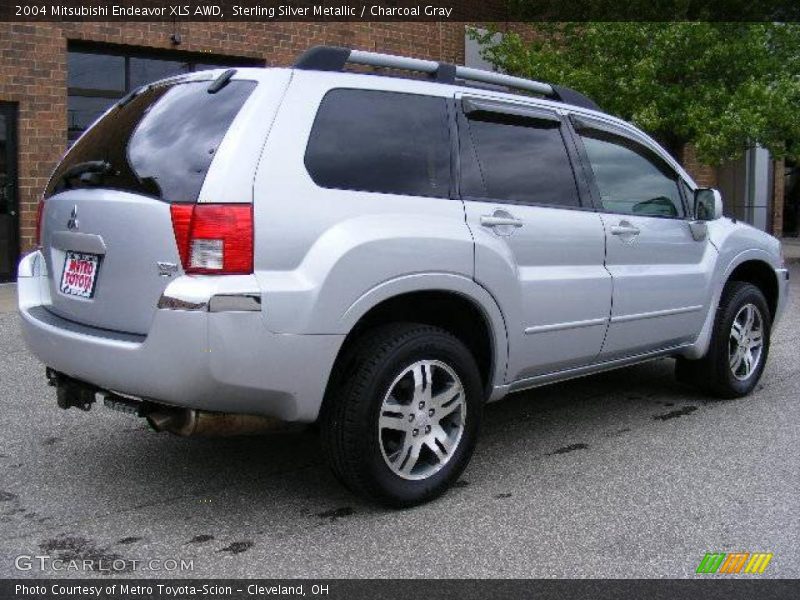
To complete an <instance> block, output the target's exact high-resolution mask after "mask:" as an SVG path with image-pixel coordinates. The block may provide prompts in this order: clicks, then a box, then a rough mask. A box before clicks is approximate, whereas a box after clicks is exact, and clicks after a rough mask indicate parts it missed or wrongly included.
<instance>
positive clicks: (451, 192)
mask: <svg viewBox="0 0 800 600" xmlns="http://www.w3.org/2000/svg"><path fill="white" fill-rule="evenodd" d="M343 90H344V91H351V92H379V93H384V94H396V95H402V96H419V97H422V98H435V99H437V100H441V101H442V102H443V103H444V107H445V115H444V120H443V121H442V126H443V130H444V133H445V135H446V136H447V139H446V140H445V144H444V147H445V148H446V149H447V152H448V153H449V156H448V161H447V177H448V182H447V191H446V192H445V193H444V194H442V195H440V196H420V195H416V194H406V193H403V192H386V191H376V190H360V189H353V188H344V187H328V186H324V185H321V184H319V183H317V181H316V180H315V179H314V176H313V175H312V173H311V170H310V169H309V167H308V149H309V146H310V145H311V137H312V134H313V133H314V128H315V127H316V125H317V118H318V117H319V113H320V111H321V109H322V105H323V104H324V102H325V99H326V98H327V97H328V95H329V94H330V93H331V92H338V91H343ZM313 115H314V116H313V119H312V120H311V127H310V128H309V130H308V136H307V137H306V143H305V147H304V148H303V169H305V172H306V175H307V176H308V178H309V180H310V181H311V183H312V184H313V185H314V186H316V187H317V188H319V189H322V190H337V191H343V192H355V193H360V194H386V195H393V196H410V197H412V198H428V199H430V200H452V199H455V198H457V192H456V190H457V187H456V186H457V179H456V173H455V171H456V168H455V164H454V162H453V161H454V158H453V152H454V149H453V148H454V146H453V143H454V142H453V123H452V115H451V107H450V103H449V102H448V98H447V97H445V96H440V95H437V94H424V93H417V92H411V91H405V90H403V91H400V90H393V89H384V88H375V87H352V86H336V87H331V88H328V89H327V90H325V93H324V94H323V95H322V97H321V98H320V99H319V102H318V103H317V105H316V107H315V108H314V111H313Z"/></svg>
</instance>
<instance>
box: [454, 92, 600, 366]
mask: <svg viewBox="0 0 800 600" xmlns="http://www.w3.org/2000/svg"><path fill="white" fill-rule="evenodd" d="M459 104H460V107H461V108H462V110H460V111H458V116H459V140H460V173H461V179H460V191H461V197H462V199H463V201H464V206H465V209H466V217H467V223H468V225H469V227H470V230H471V231H472V233H473V238H474V240H475V279H476V281H477V282H478V283H480V284H481V285H483V286H484V287H485V288H486V289H488V290H489V292H490V293H491V294H492V295H494V297H495V298H497V300H498V303H499V304H500V305H501V306H502V307H503V311H504V315H505V317H506V324H507V327H508V338H509V364H508V369H507V379H508V381H510V382H513V381H519V380H523V379H527V378H531V377H536V376H538V375H543V374H547V373H550V372H554V371H561V370H565V369H569V368H572V367H576V366H582V365H585V364H588V363H591V362H592V361H594V360H595V359H596V357H597V355H598V353H599V352H600V348H601V346H602V344H603V337H604V334H605V331H606V325H607V323H608V318H609V313H610V308H611V276H610V275H609V273H608V271H607V270H606V269H605V267H604V266H603V258H604V251H605V239H604V236H603V224H602V222H601V220H600V216H599V215H598V213H597V212H595V210H594V208H593V207H591V206H586V205H585V202H584V201H583V200H585V198H584V197H583V196H584V195H583V194H581V193H579V189H580V188H579V184H580V185H582V182H579V180H577V179H576V174H575V171H574V169H573V165H574V162H575V155H574V147H573V148H572V149H570V147H569V146H568V143H571V140H570V138H569V137H568V132H567V131H566V129H565V125H564V123H563V121H562V120H561V118H560V116H559V115H558V114H557V113H555V112H553V111H550V110H546V109H543V108H540V107H535V106H526V105H517V104H510V105H507V104H504V103H503V104H497V103H496V102H495V101H488V102H487V101H482V100H475V99H468V98H464V99H463V100H462V102H460V103H459Z"/></svg>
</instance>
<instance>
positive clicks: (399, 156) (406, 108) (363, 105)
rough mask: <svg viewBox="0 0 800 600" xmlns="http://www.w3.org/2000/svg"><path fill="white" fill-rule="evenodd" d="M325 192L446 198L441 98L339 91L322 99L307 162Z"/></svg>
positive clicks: (447, 183) (447, 151)
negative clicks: (339, 190) (362, 192)
mask: <svg viewBox="0 0 800 600" xmlns="http://www.w3.org/2000/svg"><path fill="white" fill-rule="evenodd" d="M305 163H306V169H308V172H309V174H310V175H311V178H312V179H313V180H314V183H316V184H317V185H319V186H321V187H325V188H335V189H341V190H359V191H365V192H380V193H384V194H404V195H409V196H434V197H446V196H448V194H449V191H450V141H449V132H448V126H447V105H446V104H445V100H444V98H434V97H430V96H420V95H415V94H403V93H397V92H382V91H375V90H353V89H337V90H331V91H330V92H328V93H327V94H326V95H325V98H324V99H323V100H322V104H321V105H320V107H319V112H317V117H316V119H315V120H314V126H313V128H312V130H311V137H310V139H309V140H308V147H307V148H306V157H305Z"/></svg>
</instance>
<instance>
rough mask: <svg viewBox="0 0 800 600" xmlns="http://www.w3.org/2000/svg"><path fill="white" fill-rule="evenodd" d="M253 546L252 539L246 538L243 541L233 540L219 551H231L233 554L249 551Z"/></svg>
mask: <svg viewBox="0 0 800 600" xmlns="http://www.w3.org/2000/svg"><path fill="white" fill-rule="evenodd" d="M252 547H253V542H251V541H250V540H244V541H241V542H231V543H230V544H229V545H227V546H225V547H224V548H222V549H221V550H217V552H230V553H231V554H241V553H242V552H247V551H248V550H250V548H252Z"/></svg>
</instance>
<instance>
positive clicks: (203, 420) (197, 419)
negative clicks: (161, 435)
mask: <svg viewBox="0 0 800 600" xmlns="http://www.w3.org/2000/svg"><path fill="white" fill-rule="evenodd" d="M147 422H148V423H149V424H150V427H152V428H153V429H154V430H156V431H168V432H170V433H174V434H175V435H179V436H181V437H189V436H203V437H227V436H234V435H256V434H259V433H266V432H268V431H287V430H292V429H295V430H296V429H297V425H295V424H292V423H286V422H284V421H280V420H279V419H275V418H273V417H263V416H259V415H240V414H233V413H220V412H209V411H204V410H196V409H192V408H183V409H177V408H176V409H168V408H166V407H164V408H163V409H161V408H159V409H155V410H153V411H152V412H150V413H148V414H147Z"/></svg>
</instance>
